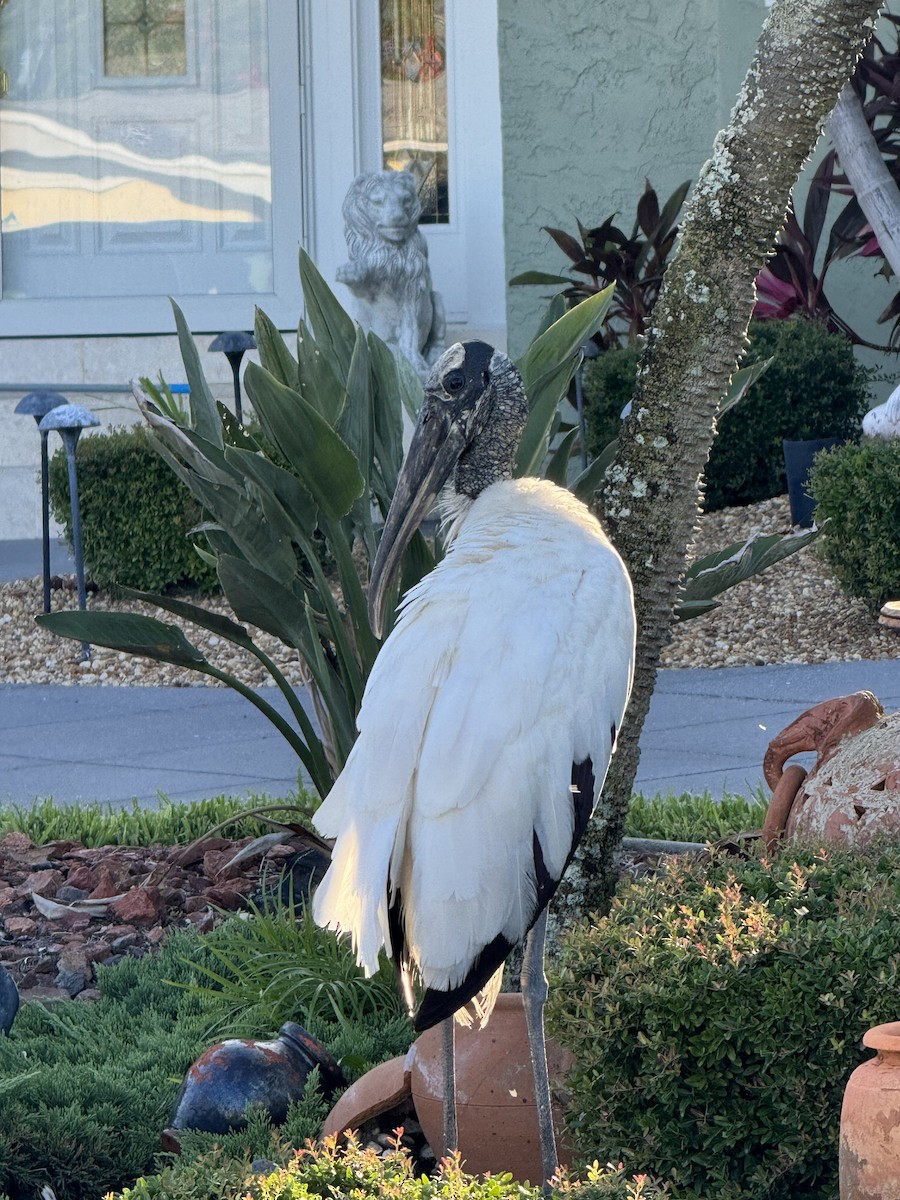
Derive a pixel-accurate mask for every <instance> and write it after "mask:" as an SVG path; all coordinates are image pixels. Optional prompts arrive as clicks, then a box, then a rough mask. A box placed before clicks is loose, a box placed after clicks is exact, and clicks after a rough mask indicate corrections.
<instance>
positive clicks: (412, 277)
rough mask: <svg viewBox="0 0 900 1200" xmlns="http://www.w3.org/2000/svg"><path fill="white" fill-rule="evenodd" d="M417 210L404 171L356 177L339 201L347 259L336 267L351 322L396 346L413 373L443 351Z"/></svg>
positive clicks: (440, 311)
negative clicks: (350, 304)
mask: <svg viewBox="0 0 900 1200" xmlns="http://www.w3.org/2000/svg"><path fill="white" fill-rule="evenodd" d="M421 211H422V206H421V204H420V203H419V196H418V189H417V186H416V180H415V178H414V176H412V175H411V174H410V173H409V172H408V171H374V172H371V173H370V174H366V175H357V177H356V179H354V180H353V183H352V184H351V185H350V190H349V191H348V192H347V196H346V199H345V200H344V207H343V214H344V234H345V236H346V238H347V249H348V251H349V254H350V261H349V262H347V263H344V264H343V265H342V266H340V267H339V268H338V270H337V279H338V282H339V283H343V284H345V285H346V286H347V287H348V288H349V289H350V291H351V292H352V293H353V295H354V296H355V297H356V301H357V306H356V307H357V311H356V313H355V315H356V318H357V320H358V321H359V323H360V325H362V327H363V328H364V329H370V330H372V331H373V332H374V333H376V334H377V335H378V337H380V338H381V339H382V341H384V342H387V344H388V345H389V346H392V347H395V348H396V349H398V350H399V351H400V352H401V353H402V354H403V355H405V357H406V358H407V359H408V360H409V361H410V362H411V363H412V365H413V367H415V369H416V371H417V372H418V373H419V374H420V375H423V376H424V375H425V373H426V372H427V370H428V368H429V366H430V365H431V364H432V363H433V362H434V361H435V360H436V359H437V358H438V357H439V356H440V354H441V351H442V350H443V349H444V338H445V323H444V306H443V304H442V302H441V298H440V295H439V294H438V293H437V292H435V291H432V288H431V271H430V269H429V266H428V247H427V244H426V242H425V239H424V237H423V236H422V234H421V233H420V232H419V227H418V221H419V215H420V213H421Z"/></svg>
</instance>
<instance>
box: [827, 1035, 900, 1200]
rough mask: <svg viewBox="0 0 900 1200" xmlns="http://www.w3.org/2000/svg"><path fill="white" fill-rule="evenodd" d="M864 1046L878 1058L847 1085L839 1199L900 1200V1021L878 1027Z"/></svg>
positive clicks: (843, 1115)
mask: <svg viewBox="0 0 900 1200" xmlns="http://www.w3.org/2000/svg"><path fill="white" fill-rule="evenodd" d="M863 1044H864V1045H866V1046H869V1047H870V1048H871V1049H872V1050H876V1051H877V1052H878V1053H877V1055H876V1057H875V1058H870V1059H869V1061H868V1062H864V1063H862V1065H861V1066H858V1067H857V1068H856V1070H855V1071H854V1072H853V1074H852V1075H851V1076H850V1078H849V1080H848V1081H847V1087H846V1089H845V1091H844V1103H843V1107H842V1108H841V1146H840V1183H841V1200H897V1197H898V1196H900V1021H891V1022H890V1023H889V1024H887V1025H876V1026H875V1028H874V1029H870V1030H869V1031H868V1032H867V1033H866V1034H865V1035H864V1037H863Z"/></svg>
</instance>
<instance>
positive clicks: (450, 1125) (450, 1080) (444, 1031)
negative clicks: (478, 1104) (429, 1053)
mask: <svg viewBox="0 0 900 1200" xmlns="http://www.w3.org/2000/svg"><path fill="white" fill-rule="evenodd" d="M453 1024H454V1022H453V1017H447V1018H446V1020H444V1021H442V1022H441V1050H442V1059H443V1066H444V1107H443V1131H442V1132H443V1135H444V1153H445V1154H454V1153H455V1152H456V1151H457V1150H458V1149H459V1133H458V1131H457V1128H456V1055H455V1053H454V1048H453Z"/></svg>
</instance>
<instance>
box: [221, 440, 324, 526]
mask: <svg viewBox="0 0 900 1200" xmlns="http://www.w3.org/2000/svg"><path fill="white" fill-rule="evenodd" d="M225 457H226V459H227V461H228V463H229V464H230V465H232V466H234V467H235V468H237V469H238V470H240V471H241V472H242V473H243V475H244V476H245V478H247V479H251V480H253V482H254V483H255V484H256V485H257V486H258V487H261V488H266V489H268V490H269V491H270V492H271V493H272V495H273V496H274V497H275V498H276V499H277V500H278V501H279V503H280V504H281V506H282V508H283V509H284V512H285V514H286V515H287V517H288V518H289V524H287V525H283V526H282V528H283V529H284V531H286V532H288V533H292V532H293V530H295V529H298V528H299V529H300V530H302V531H303V533H304V534H305V536H306V537H312V535H313V533H314V532H315V528H316V520H317V517H318V510H317V508H316V505H315V503H314V501H313V498H312V496H311V495H310V494H309V492H308V491H307V490H306V488H305V487H303V485H302V484H301V483H300V481H299V480H298V479H297V477H296V476H295V475H292V474H291V472H290V471H286V470H285V469H284V468H283V467H279V466H278V465H277V464H276V463H273V462H272V461H271V459H268V458H265V457H264V456H263V455H262V454H249V453H248V452H247V451H246V450H238V449H236V448H232V447H230V446H229V447H228V449H227V450H226V451H225Z"/></svg>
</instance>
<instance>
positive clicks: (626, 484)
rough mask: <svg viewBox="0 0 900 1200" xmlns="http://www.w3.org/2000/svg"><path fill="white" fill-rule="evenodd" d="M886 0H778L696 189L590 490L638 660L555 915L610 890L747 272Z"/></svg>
mask: <svg viewBox="0 0 900 1200" xmlns="http://www.w3.org/2000/svg"><path fill="white" fill-rule="evenodd" d="M880 7H881V5H880V3H879V2H878V0H775V3H774V5H773V7H772V10H771V12H770V13H769V16H768V18H767V20H766V23H765V25H764V27H763V30H762V33H761V35H760V39H759V42H758V44H757V51H756V56H755V58H754V60H753V62H752V64H751V66H750V69H749V71H748V72H747V76H746V78H745V80H744V83H743V86H742V88H741V91H740V93H739V95H738V98H737V102H736V105H735V108H734V110H733V112H732V114H731V122H730V124H729V125H728V127H727V128H726V129H724V130H722V131H721V132H720V133H719V135H718V137H717V138H716V142H715V146H714V148H713V153H712V158H711V159H710V160H709V161H708V162H707V164H706V165H705V166H704V168H703V170H702V171H701V173H700V178H699V180H698V182H697V185H696V187H695V189H694V192H693V195H692V196H691V199H690V201H689V204H688V207H687V210H686V213H685V217H684V222H683V225H682V228H681V235H680V244H679V247H678V251H677V253H676V255H675V257H674V259H673V260H672V262H671V264H670V266H669V268H668V270H667V271H666V275H665V281H664V284H663V288H662V291H661V294H660V297H659V300H658V302H657V305H656V308H655V309H654V312H653V325H652V328H651V329H650V330H649V334H648V338H647V345H646V348H645V351H644V354H643V356H642V358H641V361H640V367H639V371H638V384H637V389H636V392H635V396H634V400H633V403H632V410H631V415H630V417H629V418H628V420H627V422H626V424H625V427H624V429H623V436H622V438H621V449H620V451H619V455H618V458H617V460H616V462H615V463H614V464H613V466H612V467H611V468H610V470H609V472H608V473H607V476H606V481H605V484H604V487H603V490H602V491H601V492H600V494H599V495H598V497H597V509H598V512H599V514H600V516H601V517H602V519H603V521H604V523H605V525H606V527H607V529H608V531H609V533H610V535H611V537H612V538H613V541H614V542H615V544H616V546H617V547H618V549H619V551H620V553H621V554H622V556H623V557H624V559H625V561H626V563H627V564H628V567H629V570H630V572H631V577H632V580H633V583H634V589H635V603H636V607H637V614H638V651H637V664H636V671H635V681H634V691H633V694H632V699H631V704H630V706H629V710H628V714H627V715H626V719H625V723H624V725H623V728H622V730H621V733H620V737H619V743H618V750H617V752H616V754H615V755H614V756H613V760H612V766H611V768H610V773H609V778H608V780H607V784H606V788H605V789H604V794H603V796H602V798H601V801H600V804H599V806H598V810H597V814H596V817H595V819H594V821H593V822H592V824H591V826H590V828H589V829H588V831H587V834H586V836H585V838H584V841H583V842H582V846H581V848H580V850H579V854H578V857H577V859H576V861H575V862H574V863H573V866H572V869H571V873H570V876H569V877H567V881H566V883H567V886H566V892H565V894H564V895H563V896H562V898H561V903H562V907H561V909H559V910H558V918H559V919H561V920H562V921H563V923H566V922H567V921H568V919H569V918H570V917H575V916H577V915H579V914H587V913H591V912H603V911H605V910H606V909H607V908H608V905H609V902H610V900H611V898H612V893H613V891H614V888H615V871H614V862H613V856H614V853H615V850H616V848H617V846H618V844H619V841H620V839H621V835H622V829H623V825H624V819H625V814H626V812H627V807H628V802H629V799H630V796H631V790H632V785H633V782H634V777H635V773H636V771H637V765H638V755H639V751H638V738H639V737H640V732H641V728H642V726H643V724H644V720H645V718H646V716H647V711H648V709H649V706H650V697H651V694H652V692H653V688H654V684H655V681H656V674H657V670H658V666H659V658H660V654H661V652H662V649H663V647H664V645H665V644H666V640H667V637H668V634H669V630H670V627H671V624H672V620H673V609H674V604H675V600H676V597H677V594H678V590H679V587H680V583H681V579H682V576H683V573H684V569H685V557H686V552H687V548H688V546H689V544H690V542H691V540H692V537H693V532H694V529H695V527H696V523H697V517H698V513H699V509H700V498H701V473H702V472H703V469H704V467H705V465H706V461H707V458H708V456H709V450H710V446H711V444H712V441H713V438H714V436H715V432H716V413H717V409H718V406H719V402H720V400H721V397H722V395H723V393H724V391H725V389H726V387H727V385H728V382H729V380H730V378H731V375H732V373H733V372H734V370H735V367H736V365H737V363H738V362H739V360H740V358H741V356H742V354H743V353H744V350H745V348H746V344H747V341H746V332H747V326H748V324H749V321H750V317H751V314H752V312H753V306H754V302H755V287H754V280H755V278H756V276H757V274H758V272H759V271H760V269H761V268H762V266H763V265H764V264H765V262H766V260H767V258H768V257H769V255H770V253H771V250H772V247H773V245H774V242H775V237H776V235H777V233H778V231H779V229H780V228H781V225H782V223H783V221H784V216H785V211H786V208H787V203H788V199H789V197H790V193H791V188H792V187H793V185H794V183H795V181H796V179H797V176H798V175H799V173H800V169H801V167H802V166H803V163H804V162H805V160H806V159H807V157H808V156H809V154H810V153H811V151H812V149H813V147H814V146H815V144H816V140H817V139H818V137H819V134H820V133H821V131H822V128H823V126H824V124H825V122H826V120H827V118H828V115H829V113H830V112H831V110H832V108H833V107H834V105H835V102H836V101H837V98H838V96H839V94H840V92H841V89H842V88H843V86H844V84H845V83H846V82H847V80H848V79H849V78H850V76H851V74H852V73H853V70H854V66H855V64H856V61H857V59H858V57H859V55H860V54H861V52H862V50H863V47H864V46H865V43H866V41H867V40H868V38H869V37H870V35H871V33H872V30H873V27H874V23H875V19H876V17H877V15H878V12H879V9H880ZM700 619H701V620H702V618H700Z"/></svg>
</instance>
